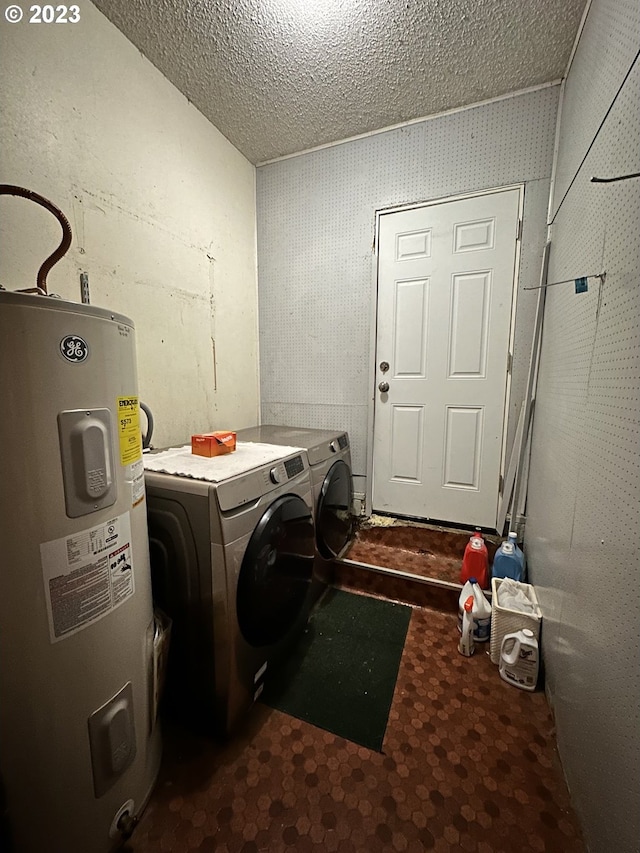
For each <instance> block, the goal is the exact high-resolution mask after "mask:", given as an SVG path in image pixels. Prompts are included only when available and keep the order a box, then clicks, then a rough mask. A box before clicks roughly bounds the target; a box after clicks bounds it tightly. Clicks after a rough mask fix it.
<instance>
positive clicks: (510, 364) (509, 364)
mask: <svg viewBox="0 0 640 853" xmlns="http://www.w3.org/2000/svg"><path fill="white" fill-rule="evenodd" d="M512 369H513V356H512V355H511V353H509V354H508V355H507V373H511V371H512Z"/></svg>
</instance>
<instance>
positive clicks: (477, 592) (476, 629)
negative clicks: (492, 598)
mask: <svg viewBox="0 0 640 853" xmlns="http://www.w3.org/2000/svg"><path fill="white" fill-rule="evenodd" d="M469 597H471V598H472V599H473V603H472V612H471V618H472V621H473V639H474V640H475V642H476V643H486V642H487V640H488V639H489V638H490V636H491V605H490V604H489V602H488V601H487V599H486V598H485V595H484V593H483V591H482V590H481V589H480V584H479V583H478V581H477V580H476V579H475V578H470V579H469V580H468V581H467V582H466V583H465V585H464V586H463V587H462V592H461V593H460V598H459V599H458V631H463V630H464V629H463V622H464V608H465V604H466V601H467V599H468V598H469Z"/></svg>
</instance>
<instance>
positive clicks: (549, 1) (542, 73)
mask: <svg viewBox="0 0 640 853" xmlns="http://www.w3.org/2000/svg"><path fill="white" fill-rule="evenodd" d="M94 2H95V5H96V6H97V7H98V8H99V9H100V10H101V11H102V12H103V13H104V14H105V15H106V16H107V18H109V20H111V21H112V22H113V23H114V24H115V25H116V26H117V27H118V28H119V29H120V30H121V31H122V32H123V33H124V35H125V36H126V37H127V38H128V39H129V40H130V41H132V42H133V44H135V45H136V46H137V47H138V48H139V49H140V50H141V51H142V53H144V54H145V56H147V58H148V59H149V60H150V61H151V62H152V63H153V64H154V65H155V66H156V67H157V68H158V69H159V70H160V71H161V72H162V73H163V74H164V75H165V76H166V77H167V78H168V79H169V80H170V81H171V82H172V83H173V84H174V85H175V86H176V87H177V88H178V89H179V90H180V91H181V92H182V93H183V94H184V95H186V97H187V98H188V99H189V100H190V101H192V102H193V103H194V104H195V106H196V107H198V109H199V110H200V111H201V112H202V113H203V114H204V115H205V116H206V117H207V118H208V119H209V120H210V121H211V122H212V123H213V124H214V125H215V126H216V127H217V128H218V129H219V130H220V131H221V132H222V133H223V134H224V135H225V136H226V137H227V139H229V140H230V141H231V142H232V143H233V144H234V145H235V146H236V147H237V148H239V149H240V151H242V152H243V154H244V155H245V156H246V157H247V158H248V159H249V160H250V161H251V162H253V163H258V162H263V161H265V160H269V159H272V158H274V157H279V156H281V155H284V154H291V153H293V152H296V151H302V150H305V149H307V148H313V147H315V146H317V145H322V144H324V143H327V142H334V141H336V140H339V139H345V138H347V137H350V136H355V135H357V134H360V133H366V132H368V131H372V130H378V129H380V128H383V127H388V126H389V125H392V124H397V123H398V122H402V121H408V120H411V119H415V118H419V117H421V116H428V115H432V114H434V113H438V112H442V111H444V110H449V109H452V108H454V107H459V106H464V105H465V104H472V103H476V102H478V101H482V100H486V99H488V98H493V97H496V96H498V95H502V94H505V93H507V92H514V91H517V90H519V89H524V88H527V87H529V86H535V85H537V84H540V83H546V82H549V81H551V80H555V79H558V78H559V77H561V76H562V74H563V73H564V71H565V67H566V64H567V62H568V59H569V55H570V53H571V48H572V45H573V41H574V38H575V35H576V32H577V30H578V25H579V22H580V16H581V14H582V10H583V7H584V3H585V0H94Z"/></svg>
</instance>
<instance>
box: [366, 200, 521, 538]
mask: <svg viewBox="0 0 640 853" xmlns="http://www.w3.org/2000/svg"><path fill="white" fill-rule="evenodd" d="M519 206H520V190H518V189H515V190H505V191H501V192H495V193H491V194H487V195H483V196H476V197H474V198H468V199H460V200H458V201H450V202H443V203H440V204H433V205H428V206H425V207H422V208H416V209H413V210H406V211H401V212H398V213H388V214H383V215H382V216H381V217H380V232H379V238H380V239H379V258H378V318H377V335H378V337H377V344H376V361H377V370H376V377H375V382H376V391H375V425H374V470H373V508H374V509H375V510H378V511H382V512H391V513H395V514H398V515H407V516H413V517H417V518H435V519H439V520H443V521H451V522H457V523H462V524H471V525H480V526H483V527H494V526H495V522H496V513H497V505H498V485H499V476H500V468H501V461H502V460H501V453H502V435H503V418H504V411H505V397H506V388H507V363H508V350H509V338H510V330H511V309H512V298H513V289H514V271H515V260H516V248H517V231H518V228H517V226H518V216H519ZM382 362H388V363H389V369H388V371H383V370H382V369H381V368H380V364H381V363H382ZM382 382H384V383H388V384H389V388H388V389H387V390H385V385H382V386H381V387H379V386H380V383H382Z"/></svg>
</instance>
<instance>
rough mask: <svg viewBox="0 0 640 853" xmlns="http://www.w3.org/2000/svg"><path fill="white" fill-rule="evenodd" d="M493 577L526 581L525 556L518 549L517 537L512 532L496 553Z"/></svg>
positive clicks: (492, 569)
mask: <svg viewBox="0 0 640 853" xmlns="http://www.w3.org/2000/svg"><path fill="white" fill-rule="evenodd" d="M491 577H494V578H511V579H512V580H514V581H522V580H524V554H523V553H522V551H521V550H520V548H518V543H517V535H516V534H515V533H513V532H512V531H511V532H510V533H509V538H508V539H507V541H506V542H503V543H502V545H500V547H499V548H498V550H497V551H496V555H495V557H494V558H493V566H492V567H491Z"/></svg>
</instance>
